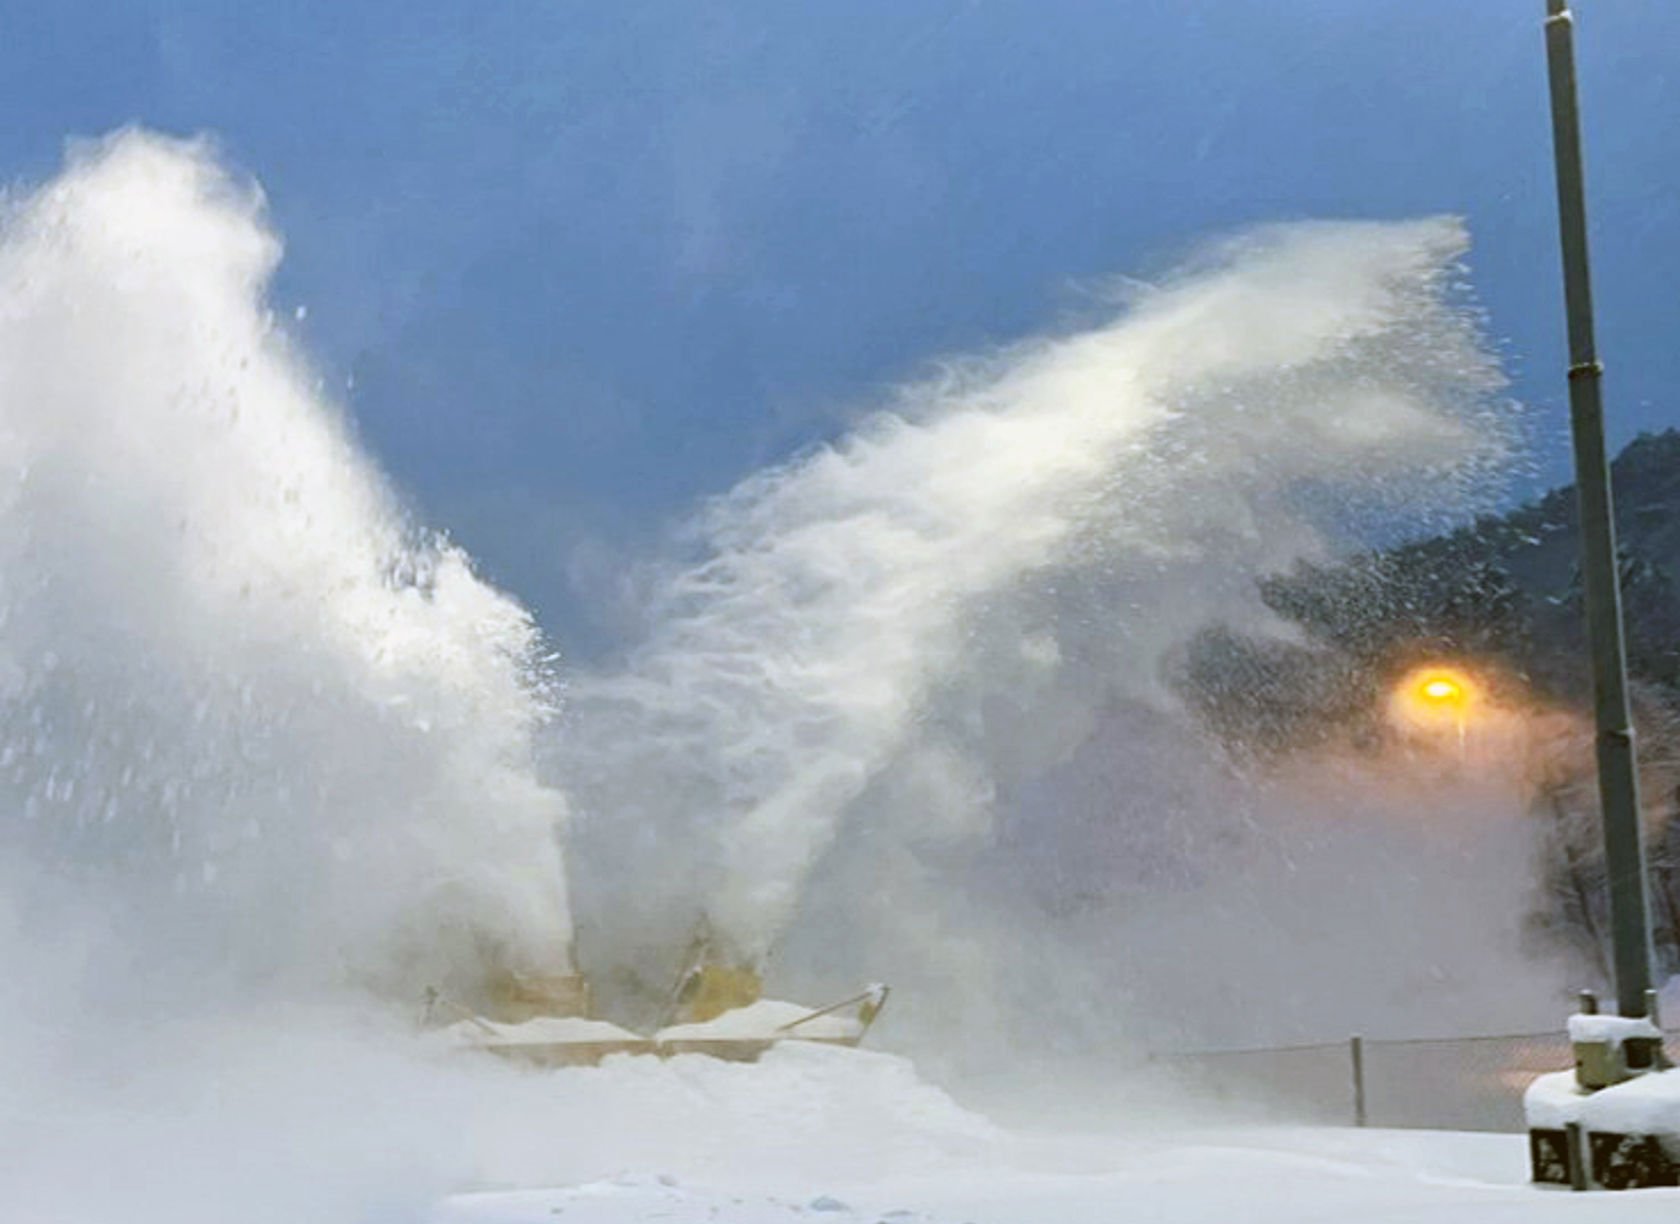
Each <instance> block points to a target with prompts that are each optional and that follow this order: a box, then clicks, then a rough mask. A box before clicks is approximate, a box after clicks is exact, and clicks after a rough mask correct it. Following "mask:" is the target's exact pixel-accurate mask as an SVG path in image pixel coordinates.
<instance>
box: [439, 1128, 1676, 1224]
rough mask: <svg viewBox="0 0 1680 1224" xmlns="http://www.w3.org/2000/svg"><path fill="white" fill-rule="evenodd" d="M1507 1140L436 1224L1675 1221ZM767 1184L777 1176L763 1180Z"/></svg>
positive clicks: (1157, 1142)
mask: <svg viewBox="0 0 1680 1224" xmlns="http://www.w3.org/2000/svg"><path fill="white" fill-rule="evenodd" d="M1523 1143H1524V1140H1523V1138H1522V1137H1521V1136H1517V1135H1482V1134H1475V1135H1472V1134H1458V1133H1450V1132H1424V1131H1416V1132H1398V1131H1328V1130H1255V1131H1248V1132H1229V1133H1216V1132H1208V1133H1203V1134H1200V1135H1192V1134H1184V1135H1179V1136H1174V1137H1170V1138H1155V1139H1142V1138H1138V1137H1130V1138H1126V1137H1109V1138H1093V1137H1086V1138H1083V1139H1079V1140H1069V1139H1066V1138H1063V1139H1059V1140H1048V1139H1033V1138H1031V1137H1027V1136H1017V1137H1015V1138H1014V1139H1013V1140H1012V1141H1011V1142H1010V1143H1009V1144H1007V1145H1006V1146H1007V1149H1008V1159H1007V1160H1005V1161H1003V1162H1001V1163H1000V1162H997V1161H989V1162H987V1163H985V1164H977V1165H973V1166H970V1167H967V1168H961V1169H947V1170H943V1171H941V1172H937V1173H929V1174H926V1175H923V1176H912V1177H898V1178H885V1179H882V1180H879V1181H872V1180H868V1179H860V1180H856V1181H848V1182H843V1183H840V1184H826V1183H814V1184H812V1185H811V1186H810V1187H809V1188H808V1189H807V1191H806V1192H804V1193H790V1192H788V1191H787V1190H786V1189H785V1188H779V1189H776V1190H771V1189H767V1188H766V1186H765V1184H764V1182H762V1181H757V1180H755V1179H746V1180H745V1181H742V1180H738V1179H737V1180H728V1181H705V1180H702V1181H699V1182H694V1183H691V1182H687V1181H683V1180H681V1179H678V1178H676V1177H675V1176H673V1175H671V1174H657V1175H655V1174H645V1173H630V1174H626V1175H623V1176H620V1177H617V1178H613V1179H608V1180H603V1181H596V1182H589V1183H585V1184H582V1185H577V1186H569V1187H564V1188H556V1189H547V1190H523V1191H503V1192H489V1193H479V1194H466V1195H460V1196H457V1197H455V1198H452V1199H450V1200H449V1201H447V1202H446V1203H444V1204H442V1205H440V1207H439V1208H438V1210H437V1212H436V1213H435V1214H434V1216H433V1217H432V1220H431V1221H430V1224H555V1222H556V1221H559V1222H560V1224H632V1222H634V1224H641V1222H643V1221H665V1222H667V1224H691V1222H692V1224H702V1222H704V1224H788V1222H789V1221H795V1220H801V1221H806V1222H807V1224H830V1222H831V1224H854V1222H862V1224H964V1222H967V1224H1115V1222H1117V1221H1139V1222H1147V1224H1176V1222H1179V1221H1182V1222H1184V1224H1228V1222H1241V1224H1272V1222H1273V1221H1276V1222H1277V1224H1286V1222H1287V1224H1304V1222H1308V1221H1337V1222H1341V1221H1347V1222H1349V1224H1352V1222H1354V1221H1358V1222H1360V1224H1382V1222H1387V1221H1396V1222H1398V1221H1419V1220H1428V1221H1430V1222H1431V1224H1504V1222H1507V1221H1508V1222H1510V1224H1517V1222H1519V1221H1520V1222H1522V1224H1529V1222H1535V1224H1544V1222H1545V1221H1550V1220H1559V1221H1561V1220H1565V1219H1567V1220H1569V1221H1572V1222H1580V1221H1601V1220H1602V1221H1609V1220H1612V1219H1613V1220H1617V1221H1638V1220H1647V1219H1648V1220H1656V1219H1664V1220H1667V1219H1672V1218H1674V1216H1675V1213H1676V1212H1677V1211H1680V1191H1676V1190H1653V1191H1640V1192H1636V1193H1631V1194H1616V1195H1611V1194H1598V1195H1571V1194H1569V1193H1567V1192H1564V1191H1553V1190H1538V1189H1535V1188H1532V1187H1530V1186H1528V1185H1526V1184H1525V1182H1524V1177H1525V1154H1524V1148H1523ZM766 1174H767V1178H766V1180H767V1181H770V1182H775V1181H777V1180H778V1179H777V1178H776V1177H775V1175H774V1171H773V1170H766Z"/></svg>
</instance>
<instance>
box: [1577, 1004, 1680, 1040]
mask: <svg viewBox="0 0 1680 1224" xmlns="http://www.w3.org/2000/svg"><path fill="white" fill-rule="evenodd" d="M1629 1037H1655V1038H1656V1039H1657V1040H1659V1041H1660V1040H1662V1030H1661V1029H1659V1028H1658V1027H1657V1026H1656V1025H1654V1024H1652V1023H1651V1022H1650V1020H1648V1019H1647V1018H1646V1017H1644V1016H1605V1015H1599V1014H1597V1013H1593V1014H1591V1015H1588V1014H1585V1013H1581V1012H1577V1013H1576V1014H1575V1015H1573V1016H1571V1017H1569V1040H1570V1041H1574V1042H1588V1041H1601V1042H1604V1043H1605V1044H1607V1045H1613V1046H1619V1045H1621V1044H1622V1042H1624V1041H1626V1040H1627V1039H1628V1038H1629Z"/></svg>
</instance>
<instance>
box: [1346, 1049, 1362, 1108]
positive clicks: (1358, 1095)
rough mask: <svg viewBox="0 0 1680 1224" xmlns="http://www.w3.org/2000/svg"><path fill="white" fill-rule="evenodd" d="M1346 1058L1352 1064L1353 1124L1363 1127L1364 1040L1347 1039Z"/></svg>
mask: <svg viewBox="0 0 1680 1224" xmlns="http://www.w3.org/2000/svg"><path fill="white" fill-rule="evenodd" d="M1348 1056H1349V1058H1350V1059H1351V1060H1352V1062H1353V1124H1354V1125H1355V1126H1364V1125H1365V1039H1364V1038H1363V1037H1359V1036H1354V1037H1349V1038H1348Z"/></svg>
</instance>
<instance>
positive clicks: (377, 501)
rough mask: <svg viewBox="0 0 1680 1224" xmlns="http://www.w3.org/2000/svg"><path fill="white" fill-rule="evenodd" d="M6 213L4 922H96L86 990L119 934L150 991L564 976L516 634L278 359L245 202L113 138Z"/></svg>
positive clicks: (185, 164)
mask: <svg viewBox="0 0 1680 1224" xmlns="http://www.w3.org/2000/svg"><path fill="white" fill-rule="evenodd" d="M3 224H4V229H3V232H0V575H3V578H0V584H3V585H0V807H3V808H4V811H5V819H4V821H3V822H0V847H3V848H4V855H5V860H4V876H5V880H6V886H5V887H6V892H7V893H8V895H9V896H11V897H12V898H13V899H14V900H15V901H17V902H19V909H18V912H19V915H20V920H22V921H24V922H25V923H26V924H27V927H28V928H29V929H30V930H39V931H41V932H43V933H44V932H48V931H51V930H54V929H55V928H58V927H60V926H62V925H63V924H64V923H65V922H72V921H73V922H86V921H90V920H94V921H97V922H98V923H100V924H102V925H103V926H104V928H105V934H106V936H108V938H107V939H103V940H101V941H100V942H99V944H98V948H97V950H96V951H95V952H93V953H92V955H93V956H94V958H95V963H94V965H92V966H90V968H89V972H88V979H89V981H90V983H92V986H91V987H90V989H92V990H93V992H94V994H95V995H96V996H97V997H100V998H102V999H104V1000H105V1002H106V1003H109V1002H110V1001H111V1000H109V999H106V998H105V996H106V994H107V993H108V992H121V991H123V990H132V989H135V988H136V986H137V983H136V981H135V980H134V979H135V975H134V974H133V973H132V972H131V968H132V959H133V955H134V949H135V947H136V946H137V945H143V946H144V947H145V948H146V949H147V956H148V962H149V963H148V964H147V966H146V972H145V984H144V988H143V989H142V990H140V993H141V994H142V995H145V996H148V997H154V998H155V997H160V996H164V995H179V994H181V993H183V992H185V993H187V994H189V995H194V996H197V995H201V994H209V995H217V994H223V995H225V994H226V993H227V992H229V991H235V992H249V991H254V990H255V991H264V990H274V991H276V992H278V993H282V994H285V993H288V992H289V993H290V994H292V995H294V996H295V995H296V993H297V992H298V991H300V990H301V991H305V992H309V991H319V990H322V989H336V988H339V987H343V986H346V985H350V986H356V987H358V988H371V989H373V990H375V991H387V992H394V993H395V996H396V997H398V998H402V999H403V1000H405V1001H413V1000H417V999H418V997H419V993H420V992H421V991H422V990H423V989H424V987H425V985H426V984H427V983H428V982H435V981H438V980H440V979H447V978H449V977H450V976H451V975H452V974H456V973H458V972H460V971H461V970H462V968H463V967H466V966H470V964H471V962H472V961H474V960H475V959H476V960H478V961H480V962H482V961H483V960H484V959H485V958H486V957H487V956H505V957H506V958H507V959H508V960H509V961H510V962H511V963H514V964H522V965H528V966H538V967H540V966H545V965H552V964H554V963H555V962H556V961H557V960H563V958H564V957H565V956H566V954H567V953H568V951H569V947H568V945H569V940H570V935H571V931H570V921H569V916H568V913H567V906H566V900H565V895H564V883H563V880H562V876H561V869H560V860H559V852H558V848H557V828H556V826H557V824H558V822H559V820H560V819H561V817H562V815H563V802H562V800H561V797H560V795H559V794H558V793H556V792H555V791H553V790H550V789H546V788H544V787H543V786H541V785H540V784H539V783H538V782H537V781H536V780H535V774H534V772H533V769H532V767H531V737H532V734H533V731H534V730H535V728H536V725H537V723H538V721H539V719H540V717H541V716H542V712H543V701H542V695H541V686H540V685H539V684H537V683H536V682H534V680H533V676H535V675H536V672H535V671H534V670H533V664H534V663H535V662H536V661H537V654H536V651H537V644H536V637H535V633H534V629H533V626H532V624H531V622H530V620H529V618H528V617H527V615H526V614H525V613H524V611H523V610H522V609H521V608H519V607H518V606H517V605H516V604H515V603H513V602H512V601H510V600H508V599H507V598H505V597H503V596H501V595H500V594H498V593H496V592H495V591H492V590H490V589H488V588H487V587H486V586H484V585H483V584H482V583H480V582H479V581H478V580H476V579H475V578H474V577H473V575H472V573H471V571H470V568H469V566H468V564H467V561H466V559H465V558H464V557H463V556H462V555H461V554H460V553H459V552H458V551H457V550H455V549H454V548H451V547H450V546H448V545H447V544H446V543H443V542H440V541H439V540H437V539H435V538H429V537H427V536H425V535H423V534H421V533H419V532H417V531H415V530H414V529H412V528H411V527H410V526H409V525H408V524H407V523H406V522H405V520H404V517H403V515H402V514H401V513H400V511H399V509H398V507H397V505H396V503H395V501H394V499H393V498H392V496H391V495H390V493H389V492H388V491H387V490H386V488H385V487H384V485H383V483H382V481H381V479H380V477H379V476H378V474H377V472H376V471H375V469H374V468H373V467H372V466H371V465H370V464H369V463H368V461H367V460H366V459H365V458H363V457H362V455H361V454H359V453H358V451H357V448H356V446H355V444H354V443H353V441H352V439H351V436H350V433H349V431H348V429H347V427H346V425H345V423H344V421H343V420H342V419H341V418H340V416H339V414H338V413H337V412H336V411H335V410H334V409H333V408H332V407H331V406H330V405H328V404H327V403H326V402H324V401H323V400H322V398H321V396H320V393H319V389H318V387H317V385H316V384H315V382H314V380H313V378H312V376H311V374H310V372H309V370H308V369H307V367H306V366H305V365H304V363H303V362H302V361H301V360H300V359H299V358H298V357H297V356H296V355H295V354H294V353H293V352H292V351H291V349H290V347H289V345H288V343H287V341H286V339H285V336H284V334H283V332H282V331H281V330H280V329H279V328H278V327H277V326H276V324H275V322H274V320H273V319H272V317H271V316H270V314H269V313H268V311H267V309H266V307H265V305H264V301H263V295H264V293H265V290H266V285H267V281H268V278H269V276H270V273H271V272H272V271H273V269H274V266H275V264H276V262H277V260H278V258H279V253H280V248H279V243H278V241H277V240H276V238H275V237H274V235H273V234H272V233H271V231H270V230H269V229H268V228H267V226H266V224H265V221H264V218H263V206H262V200H261V197H260V194H259V193H258V192H257V191H256V189H255V188H254V187H251V186H249V185H246V184H242V183H240V182H237V181H235V180H234V179H232V178H231V177H230V176H228V175H227V174H226V173H224V172H223V171H222V170H221V169H220V168H219V167H218V166H217V164H216V163H215V162H214V160H213V159H212V157H211V155H210V152H209V150H207V149H206V148H204V147H203V146H201V145H197V144H180V143H174V142H170V141H166V140H163V139H160V138H156V137H152V136H148V135H144V134H140V133H127V134H123V135H119V136H117V137H115V138H113V139H110V140H108V141H105V142H101V143H98V144H93V145H89V146H86V147H84V148H81V149H79V150H78V151H77V152H75V153H74V155H73V156H72V158H71V162H70V165H69V167H68V169H67V170H65V172H64V173H63V174H62V175H61V176H60V177H59V178H57V179H56V180H54V181H53V182H52V183H51V184H49V185H48V186H46V187H45V188H43V189H42V190H40V191H38V192H36V193H34V194H32V195H27V196H23V197H21V198H18V199H16V200H14V201H12V202H11V204H10V205H9V207H8V209H7V211H6V215H5V217H4V222H3ZM90 901H91V902H93V905H92V906H91V907H90V905H89V902H90ZM61 910H62V912H61ZM90 913H94V914H97V915H98V917H97V919H90V917H89V915H90ZM107 959H108V960H109V962H110V963H109V964H106V963H104V961H105V960H107ZM230 978H232V979H236V980H233V981H230V980H229V979H230Z"/></svg>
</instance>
